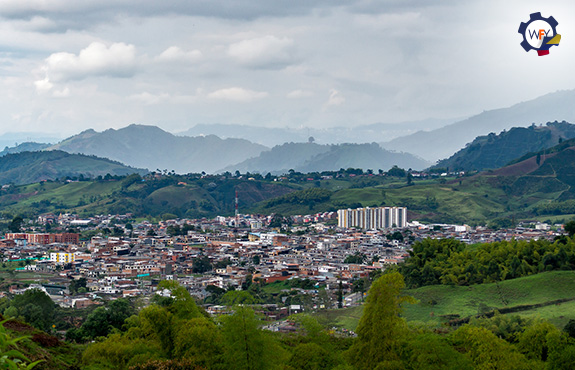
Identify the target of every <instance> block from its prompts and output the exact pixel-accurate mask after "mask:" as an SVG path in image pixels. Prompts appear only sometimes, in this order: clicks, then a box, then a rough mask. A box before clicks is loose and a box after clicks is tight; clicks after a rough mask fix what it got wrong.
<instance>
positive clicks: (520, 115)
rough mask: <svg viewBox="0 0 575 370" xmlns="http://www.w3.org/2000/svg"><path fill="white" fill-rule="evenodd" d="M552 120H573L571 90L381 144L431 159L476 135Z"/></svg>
mask: <svg viewBox="0 0 575 370" xmlns="http://www.w3.org/2000/svg"><path fill="white" fill-rule="evenodd" d="M552 121H568V122H575V90H565V91H558V92H555V93H551V94H547V95H544V96H541V97H538V98H536V99H533V100H530V101H527V102H522V103H518V104H515V105H513V106H511V107H509V108H501V109H494V110H490V111H485V112H483V113H481V114H478V115H476V116H473V117H470V118H468V119H465V120H462V121H459V122H456V123H453V124H451V125H448V126H445V127H442V128H439V129H436V130H432V131H429V132H417V133H415V134H412V135H408V136H404V137H399V138H397V139H393V140H391V141H389V142H385V143H382V146H383V147H384V148H386V149H391V150H402V151H406V152H409V153H413V154H415V155H418V156H420V157H422V158H425V159H426V160H428V161H431V162H435V161H437V160H439V159H443V158H447V157H449V156H451V155H452V154H453V153H455V152H456V151H457V150H459V149H461V148H463V147H464V146H465V144H467V143H469V142H471V141H472V140H473V139H475V137H477V136H481V135H486V134H488V133H490V132H493V133H496V134H497V133H499V132H501V131H503V130H506V129H510V128H512V127H527V126H530V125H531V124H532V123H535V124H542V123H546V122H552Z"/></svg>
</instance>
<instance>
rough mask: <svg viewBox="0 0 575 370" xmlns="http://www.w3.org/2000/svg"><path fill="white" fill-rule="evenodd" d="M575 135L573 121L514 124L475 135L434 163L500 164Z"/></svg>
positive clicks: (460, 166)
mask: <svg viewBox="0 0 575 370" xmlns="http://www.w3.org/2000/svg"><path fill="white" fill-rule="evenodd" d="M572 138H575V125H573V124H570V123H568V122H565V121H563V122H550V123H547V124H546V125H545V126H535V125H532V126H530V127H527V128H526V127H514V128H512V129H510V130H509V131H503V132H501V133H500V134H499V135H496V134H494V133H490V134H489V135H485V136H478V137H477V138H475V140H473V142H471V143H470V144H468V145H467V146H466V147H465V148H463V149H461V150H460V151H458V152H457V153H455V154H454V155H452V156H451V157H449V158H447V159H444V160H441V161H439V162H438V163H437V165H436V166H434V167H441V168H449V170H451V171H473V170H476V171H482V170H486V169H495V168H500V167H503V166H505V165H507V164H509V162H511V161H513V160H515V159H517V158H519V157H521V156H523V155H525V154H527V153H532V152H538V151H540V150H544V149H546V148H551V147H553V146H555V145H556V144H557V143H559V142H560V141H562V140H567V139H572Z"/></svg>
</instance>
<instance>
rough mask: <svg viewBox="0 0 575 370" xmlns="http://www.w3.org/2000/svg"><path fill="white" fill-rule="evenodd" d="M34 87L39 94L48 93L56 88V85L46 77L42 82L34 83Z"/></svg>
mask: <svg viewBox="0 0 575 370" xmlns="http://www.w3.org/2000/svg"><path fill="white" fill-rule="evenodd" d="M34 85H35V86H36V92H37V93H39V94H42V93H45V92H48V91H50V90H51V89H52V87H54V84H53V83H51V82H50V80H49V79H48V77H45V78H44V79H42V80H38V81H34Z"/></svg>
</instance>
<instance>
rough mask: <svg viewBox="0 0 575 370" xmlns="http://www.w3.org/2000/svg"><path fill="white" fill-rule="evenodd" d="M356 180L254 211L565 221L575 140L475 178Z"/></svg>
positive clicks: (571, 210)
mask: <svg viewBox="0 0 575 370" xmlns="http://www.w3.org/2000/svg"><path fill="white" fill-rule="evenodd" d="M538 158H539V159H538ZM362 178H363V179H364V180H363V182H362V180H361V179H362ZM355 181H356V182H357V183H355V184H354V183H352V184H354V185H351V186H350V185H347V186H345V185H343V184H344V183H343V182H342V181H340V180H337V181H336V180H335V179H334V180H329V181H321V182H320V183H319V186H320V187H322V188H325V189H330V190H332V193H330V194H329V196H328V197H319V198H318V199H308V201H306V202H300V201H298V200H297V198H293V197H291V196H290V197H289V198H285V199H273V200H270V201H266V202H262V203H259V204H257V205H256V206H255V207H254V209H255V210H257V211H258V212H263V213H273V212H280V213H283V214H309V213H314V212H324V211H328V210H335V209H339V208H348V207H352V208H353V207H358V206H383V205H385V206H405V207H407V208H408V218H409V219H410V220H418V221H428V222H438V223H468V224H472V225H473V224H481V225H486V224H487V223H489V222H498V220H502V219H503V220H513V219H515V220H516V221H518V220H533V219H535V218H537V219H541V220H547V219H549V218H551V217H560V216H561V215H565V217H567V218H570V217H572V215H573V214H575V190H574V189H575V139H571V140H567V141H564V142H563V143H561V144H560V145H557V146H555V147H553V148H550V149H546V150H544V151H542V152H538V153H529V154H528V155H525V156H524V157H523V158H521V159H520V160H518V161H517V162H516V163H513V164H510V165H509V166H506V167H503V168H500V169H497V170H494V171H486V172H482V173H479V174H477V175H475V176H468V177H461V178H450V179H446V178H439V179H429V180H424V181H421V180H415V181H414V182H413V184H412V185H407V181H406V179H405V178H394V177H392V176H391V177H388V179H387V180H385V181H383V182H376V181H375V180H373V179H370V178H369V177H360V178H356V180H355ZM361 184H363V185H361Z"/></svg>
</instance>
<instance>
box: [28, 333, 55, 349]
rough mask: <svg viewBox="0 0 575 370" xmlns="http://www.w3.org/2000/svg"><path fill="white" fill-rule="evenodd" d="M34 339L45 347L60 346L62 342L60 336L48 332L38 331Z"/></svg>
mask: <svg viewBox="0 0 575 370" xmlns="http://www.w3.org/2000/svg"><path fill="white" fill-rule="evenodd" d="M32 341H34V342H36V343H38V344H39V345H40V346H42V347H44V348H50V347H58V346H60V345H61V344H62V342H61V341H60V340H59V339H58V338H56V337H54V336H52V335H49V334H46V333H36V334H34V335H32Z"/></svg>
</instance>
